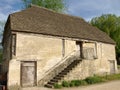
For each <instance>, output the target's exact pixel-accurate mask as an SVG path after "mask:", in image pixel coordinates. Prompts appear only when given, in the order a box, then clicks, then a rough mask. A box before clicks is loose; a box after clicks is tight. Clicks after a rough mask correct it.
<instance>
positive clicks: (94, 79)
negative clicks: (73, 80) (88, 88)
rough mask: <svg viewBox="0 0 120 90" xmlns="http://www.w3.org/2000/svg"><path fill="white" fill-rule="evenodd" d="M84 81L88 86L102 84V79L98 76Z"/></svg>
mask: <svg viewBox="0 0 120 90" xmlns="http://www.w3.org/2000/svg"><path fill="white" fill-rule="evenodd" d="M85 81H86V82H87V83H88V84H94V83H99V82H102V81H103V80H102V78H101V77H99V76H94V77H88V78H86V79H85Z"/></svg>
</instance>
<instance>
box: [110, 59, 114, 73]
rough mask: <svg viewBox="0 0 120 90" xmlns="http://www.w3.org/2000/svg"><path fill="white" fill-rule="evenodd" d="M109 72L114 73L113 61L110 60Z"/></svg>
mask: <svg viewBox="0 0 120 90" xmlns="http://www.w3.org/2000/svg"><path fill="white" fill-rule="evenodd" d="M110 73H111V74H114V73H115V62H114V61H110Z"/></svg>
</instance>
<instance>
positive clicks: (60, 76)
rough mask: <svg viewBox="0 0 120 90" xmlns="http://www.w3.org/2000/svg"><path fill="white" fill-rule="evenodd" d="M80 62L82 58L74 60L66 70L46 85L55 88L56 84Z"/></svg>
mask: <svg viewBox="0 0 120 90" xmlns="http://www.w3.org/2000/svg"><path fill="white" fill-rule="evenodd" d="M78 63H80V60H75V61H73V62H72V63H71V64H70V65H68V66H67V67H66V68H65V69H64V70H62V71H61V72H60V73H59V74H58V75H56V76H55V77H53V79H51V80H50V81H49V82H48V83H47V84H46V87H49V88H53V86H54V84H55V83H57V82H58V81H59V80H61V79H62V78H63V77H64V76H65V75H67V74H68V73H69V72H70V71H71V70H72V69H73V68H74V67H75V66H76V65H78Z"/></svg>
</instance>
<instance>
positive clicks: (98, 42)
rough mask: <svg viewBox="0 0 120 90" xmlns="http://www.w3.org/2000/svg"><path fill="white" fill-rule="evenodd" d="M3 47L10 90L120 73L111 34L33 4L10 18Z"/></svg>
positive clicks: (51, 85)
mask: <svg viewBox="0 0 120 90" xmlns="http://www.w3.org/2000/svg"><path fill="white" fill-rule="evenodd" d="M2 45H3V60H4V62H5V64H4V66H3V72H7V75H8V78H7V80H8V81H7V82H8V83H7V84H8V89H9V90H14V88H15V87H17V88H21V87H34V86H48V87H53V85H54V84H55V83H57V82H60V81H62V80H75V79H84V78H86V77H88V76H93V75H95V74H112V73H115V72H116V71H117V65H116V58H115V42H114V41H113V40H112V39H111V38H110V37H109V36H108V35H107V34H105V33H104V32H102V31H101V30H99V29H98V28H96V27H93V26H92V25H90V24H89V23H87V22H85V21H84V20H83V19H82V18H79V17H75V16H70V15H66V14H60V13H56V12H54V11H51V10H48V9H45V8H41V7H38V6H34V5H33V6H31V7H30V8H28V9H25V10H22V11H20V12H15V13H12V14H10V15H9V17H8V19H7V22H6V25H5V30H4V34H3V42H2ZM16 90H17V89H16Z"/></svg>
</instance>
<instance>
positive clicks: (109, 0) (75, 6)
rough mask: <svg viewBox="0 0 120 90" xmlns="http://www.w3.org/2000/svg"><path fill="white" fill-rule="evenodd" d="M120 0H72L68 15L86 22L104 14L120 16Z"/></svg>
mask: <svg viewBox="0 0 120 90" xmlns="http://www.w3.org/2000/svg"><path fill="white" fill-rule="evenodd" d="M119 3H120V0H104V1H103V0H89V1H88V0H70V1H69V8H68V13H69V14H72V15H76V16H81V17H83V18H84V19H86V20H89V19H90V18H92V17H95V16H100V15H102V14H107V13H111V14H116V15H120V8H119Z"/></svg>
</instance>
